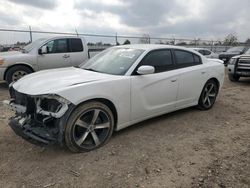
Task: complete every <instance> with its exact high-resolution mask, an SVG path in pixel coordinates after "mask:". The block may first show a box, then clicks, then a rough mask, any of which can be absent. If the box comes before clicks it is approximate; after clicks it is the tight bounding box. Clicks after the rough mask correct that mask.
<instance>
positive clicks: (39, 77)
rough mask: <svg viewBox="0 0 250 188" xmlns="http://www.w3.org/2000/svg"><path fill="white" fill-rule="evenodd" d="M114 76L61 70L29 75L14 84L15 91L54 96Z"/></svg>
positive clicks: (75, 70) (78, 70) (85, 71)
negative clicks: (56, 93) (70, 88)
mask: <svg viewBox="0 0 250 188" xmlns="http://www.w3.org/2000/svg"><path fill="white" fill-rule="evenodd" d="M112 77H113V76H112V75H108V74H102V73H97V72H93V71H87V70H83V69H80V68H74V67H70V68H61V69H52V70H46V71H40V72H37V73H33V74H30V75H27V76H25V77H23V78H21V79H20V80H18V81H17V82H15V83H14V84H13V87H14V89H15V90H17V91H18V92H20V93H25V94H28V95H42V94H52V93H55V92H56V91H59V90H60V91H61V90H63V89H64V88H68V87H70V86H73V85H77V84H84V83H88V82H93V81H98V80H104V79H108V78H112Z"/></svg>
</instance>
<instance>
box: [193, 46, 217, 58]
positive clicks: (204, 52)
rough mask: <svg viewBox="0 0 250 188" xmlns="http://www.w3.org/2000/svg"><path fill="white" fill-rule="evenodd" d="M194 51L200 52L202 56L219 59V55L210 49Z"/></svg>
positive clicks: (196, 49)
mask: <svg viewBox="0 0 250 188" xmlns="http://www.w3.org/2000/svg"><path fill="white" fill-rule="evenodd" d="M192 49H193V50H195V51H197V52H199V53H200V54H202V55H204V56H205V57H207V58H211V59H219V54H216V53H214V52H212V51H210V50H208V49H205V48H192Z"/></svg>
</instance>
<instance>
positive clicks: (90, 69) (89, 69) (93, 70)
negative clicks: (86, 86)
mask: <svg viewBox="0 0 250 188" xmlns="http://www.w3.org/2000/svg"><path fill="white" fill-rule="evenodd" d="M83 69H84V70H88V71H92V72H100V71H97V70H95V69H92V68H88V69H87V68H83Z"/></svg>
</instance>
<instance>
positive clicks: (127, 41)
mask: <svg viewBox="0 0 250 188" xmlns="http://www.w3.org/2000/svg"><path fill="white" fill-rule="evenodd" d="M126 44H131V42H130V41H129V40H128V39H126V40H125V41H124V43H123V45H126Z"/></svg>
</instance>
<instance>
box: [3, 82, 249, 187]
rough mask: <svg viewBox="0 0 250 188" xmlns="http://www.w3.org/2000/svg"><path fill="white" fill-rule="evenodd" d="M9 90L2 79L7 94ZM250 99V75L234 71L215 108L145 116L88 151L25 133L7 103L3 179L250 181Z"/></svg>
mask: <svg viewBox="0 0 250 188" xmlns="http://www.w3.org/2000/svg"><path fill="white" fill-rule="evenodd" d="M7 98H8V92H7V86H6V85H5V84H3V83H2V84H1V83H0V101H2V100H4V99H7ZM249 101H250V79H244V80H242V81H241V82H240V83H232V82H229V81H228V79H227V78H226V79H225V84H224V87H223V90H222V92H221V94H220V96H219V98H218V100H217V103H216V104H215V106H214V108H213V109H211V110H210V111H199V110H197V109H196V108H189V109H185V110H181V111H178V112H174V113H171V114H168V115H164V116H160V117H157V118H154V119H151V120H149V121H145V122H142V123H140V124H137V125H134V126H132V127H130V128H127V129H125V130H123V131H120V132H118V133H115V134H114V135H113V137H112V138H111V140H110V142H109V143H108V144H107V145H105V146H104V147H102V148H100V149H98V150H96V151H93V152H89V153H83V154H72V153H70V152H69V151H67V150H66V149H62V148H57V147H54V148H41V147H38V146H34V145H31V144H29V143H28V142H26V141H24V140H22V139H21V138H19V137H18V136H16V135H15V134H14V133H13V132H12V130H11V129H10V128H9V127H8V118H9V117H10V116H11V114H12V113H11V112H10V111H8V110H6V109H5V108H4V107H3V105H2V104H0V151H1V152H0V187H23V188H25V187H115V188H118V187H222V188H223V187H241V188H244V187H250V110H249V109H250V108H249V107H250V103H249Z"/></svg>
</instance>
